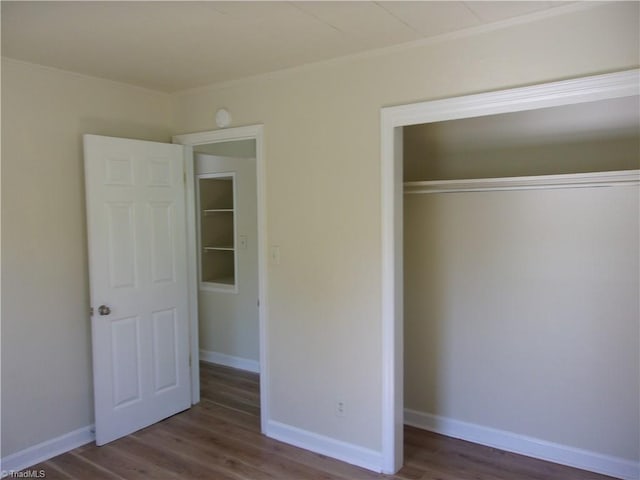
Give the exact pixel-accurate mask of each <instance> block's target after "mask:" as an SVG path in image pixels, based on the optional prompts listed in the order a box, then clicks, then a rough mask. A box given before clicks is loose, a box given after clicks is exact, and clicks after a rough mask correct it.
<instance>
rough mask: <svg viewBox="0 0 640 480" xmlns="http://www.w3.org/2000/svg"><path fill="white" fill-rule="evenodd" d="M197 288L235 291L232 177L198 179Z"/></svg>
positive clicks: (215, 175) (206, 175)
mask: <svg viewBox="0 0 640 480" xmlns="http://www.w3.org/2000/svg"><path fill="white" fill-rule="evenodd" d="M197 183H198V186H197V188H198V212H199V218H198V236H199V260H200V261H199V266H200V288H201V289H203V290H213V291H237V284H236V270H237V268H236V267H237V259H236V242H235V238H236V235H235V213H236V212H235V176H234V174H233V173H222V174H218V173H215V174H205V175H199V176H198V182H197Z"/></svg>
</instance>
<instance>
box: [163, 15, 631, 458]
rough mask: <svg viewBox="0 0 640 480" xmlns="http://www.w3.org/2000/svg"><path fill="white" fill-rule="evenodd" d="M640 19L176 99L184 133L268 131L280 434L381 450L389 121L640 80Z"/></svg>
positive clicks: (274, 390) (466, 42)
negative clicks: (224, 120) (553, 90)
mask: <svg viewBox="0 0 640 480" xmlns="http://www.w3.org/2000/svg"><path fill="white" fill-rule="evenodd" d="M637 18H638V5H637V4H635V3H626V4H623V5H619V4H607V5H604V6H601V7H597V8H593V9H589V10H584V11H581V12H577V13H574V14H571V15H565V16H559V17H553V18H548V19H543V20H540V21H537V22H534V23H530V24H523V25H517V26H514V27H510V28H504V29H502V30H497V31H493V32H486V33H481V34H478V35H476V36H474V37H463V38H458V39H453V40H449V41H446V42H441V43H433V44H430V45H425V46H419V47H415V48H412V49H405V50H397V51H395V52H389V53H385V54H381V55H372V56H369V57H357V58H353V59H350V60H348V61H341V62H333V63H328V64H325V65H323V66H315V67H309V68H302V69H299V70H294V71H290V72H284V73H279V74H273V75H270V76H264V77H260V78H256V79H249V80H246V81H242V82H237V83H235V84H229V85H224V86H219V87H212V88H209V89H200V90H196V91H193V92H187V93H184V94H181V95H176V96H175V97H174V98H173V100H174V103H173V105H174V110H173V111H174V120H173V122H174V129H175V130H176V132H194V131H202V130H209V129H214V128H215V126H214V123H213V113H214V112H215V111H216V109H217V108H220V107H222V106H224V107H226V108H228V109H229V111H230V112H231V114H232V116H233V118H234V125H246V124H254V123H263V124H264V126H265V156H266V165H267V167H266V168H267V172H266V177H267V178H266V182H267V185H266V188H267V191H266V195H267V222H268V231H267V235H268V244H270V245H274V244H276V245H279V246H280V249H281V262H280V264H279V265H270V266H269V269H268V272H267V274H268V282H269V285H268V289H269V290H268V322H269V323H268V325H269V327H268V328H269V332H268V361H269V368H270V383H269V390H270V399H269V400H270V405H271V409H272V412H271V414H272V418H273V419H274V420H276V421H279V422H283V423H285V424H289V425H292V426H295V427H298V428H302V429H306V430H310V431H312V432H315V433H318V434H321V435H326V436H329V437H332V438H336V439H339V440H342V441H345V442H351V443H353V444H356V445H359V446H362V447H366V448H370V449H374V450H380V448H381V421H380V419H381V344H382V339H381V309H380V293H381V292H380V286H381V243H380V237H381V232H380V228H381V224H380V203H381V198H380V149H379V143H380V123H379V118H380V108H381V107H383V106H388V105H396V104H402V103H408V102H414V101H420V100H427V99H436V98H444V97H448V96H453V95H461V94H467V93H474V92H482V91H487V90H494V89H502V88H508V87H513V86H521V85H527V84H532V83H538V82H545V81H551V80H558V79H563V78H570V77H576V76H582V75H589V74H596V73H602V72H608V71H614V70H622V69H628V68H633V67H636V66H637V65H638V59H639V52H638V44H639V41H638V40H639V38H638V23H637ZM336 399H341V400H344V401H345V402H346V410H347V415H346V416H345V417H344V418H337V417H336V416H335V415H334V402H335V400H336ZM516 412H517V411H514V414H516Z"/></svg>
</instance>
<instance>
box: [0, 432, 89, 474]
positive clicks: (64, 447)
mask: <svg viewBox="0 0 640 480" xmlns="http://www.w3.org/2000/svg"><path fill="white" fill-rule="evenodd" d="M95 439H96V436H95V426H94V425H87V426H86V427H82V428H79V429H77V430H74V431H72V432H69V433H65V434H64V435H60V436H59V437H56V438H52V439H51V440H47V441H45V442H42V443H39V444H37V445H33V446H32V447H29V448H25V449H24V450H21V451H19V452H16V453H13V454H11V455H8V456H6V457H4V458H3V459H2V461H1V465H0V470H1V473H0V478H4V477H5V476H7V475H9V473H10V472H19V471H20V470H24V469H25V468H29V467H31V466H33V465H36V464H38V463H41V462H44V461H46V460H49V459H50V458H53V457H56V456H58V455H61V454H63V453H66V452H68V451H69V450H73V449H74V448H78V447H81V446H82V445H86V444H87V443H91V442H93V441H95Z"/></svg>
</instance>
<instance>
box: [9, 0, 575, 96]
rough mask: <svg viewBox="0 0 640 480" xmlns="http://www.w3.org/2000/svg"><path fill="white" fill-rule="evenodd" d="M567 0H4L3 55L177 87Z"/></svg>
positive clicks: (423, 35)
mask: <svg viewBox="0 0 640 480" xmlns="http://www.w3.org/2000/svg"><path fill="white" fill-rule="evenodd" d="M566 3H570V2H548V1H532V2H516V1H508V2H505V1H496V2H493V1H491V2H490V1H468V2H456V1H446V2H431V1H409V2H405V1H382V2H372V1H341V2H330V1H320V2H318V1H315V2H306V1H303V2H269V1H257V2H255V1H242V2H239V1H235V2H218V1H198V2H191V1H178V2H175V1H174V2H171V1H153V2H120V1H106V2H93V1H71V2H58V1H44V2H33V1H2V3H1V8H2V55H3V56H6V57H10V58H14V59H17V60H23V61H27V62H31V63H38V64H41V65H47V66H51V67H56V68H60V69H64V70H69V71H74V72H78V73H83V74H87V75H92V76H96V77H102V78H108V79H112V80H117V81H121V82H126V83H130V84H134V85H139V86H142V87H146V88H150V89H154V90H161V91H166V92H175V91H180V90H185V89H189V88H193V87H198V86H202V85H208V84H211V83H218V82H223V81H228V80H234V79H238V78H243V77H247V76H251V75H256V74H261V73H266V72H272V71H276V70H281V69H284V68H289V67H295V66H299V65H304V64H309V63H314V62H318V61H322V60H328V59H332V58H336V57H342V56H346V55H351V54H356V53H360V52H364V51H367V50H372V49H377V48H383V47H388V46H393V45H398V44H401V43H406V42H412V41H417V40H421V39H425V38H429V37H434V36H437V35H440V34H444V33H449V32H455V31H460V30H464V29H467V28H469V27H476V26H480V25H484V24H491V23H494V22H500V21H503V20H507V19H512V18H515V17H519V16H523V15H529V14H531V13H534V12H539V11H542V10H549V9H553V8H557V7H558V6H561V5H564V4H566Z"/></svg>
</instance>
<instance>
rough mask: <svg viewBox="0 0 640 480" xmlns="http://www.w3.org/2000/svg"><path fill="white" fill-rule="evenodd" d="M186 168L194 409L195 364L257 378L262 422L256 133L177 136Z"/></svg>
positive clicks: (257, 129) (260, 185)
mask: <svg viewBox="0 0 640 480" xmlns="http://www.w3.org/2000/svg"><path fill="white" fill-rule="evenodd" d="M173 142H174V143H179V144H183V145H187V146H191V147H192V149H193V155H192V156H191V158H190V160H189V161H188V162H187V165H186V168H185V171H186V179H185V180H186V196H187V199H186V201H187V212H188V225H187V228H188V233H187V235H188V239H187V241H188V250H189V270H190V271H189V295H190V312H191V315H190V316H191V322H190V330H191V337H190V340H191V358H192V370H191V375H192V379H191V382H192V403H194V404H195V403H197V402H198V401H199V400H200V388H201V387H200V368H199V361H200V360H203V361H206V362H211V363H215V364H220V365H225V366H229V367H233V368H237V369H241V370H247V371H249V372H254V373H259V375H260V412H261V415H260V417H261V425H262V430H263V431H264V425H265V422H266V418H268V415H267V398H268V395H267V393H266V385H267V383H266V377H267V368H266V352H265V345H264V344H265V342H264V321H265V315H264V312H265V308H264V303H265V302H264V298H263V296H264V292H265V262H264V259H265V255H264V252H265V250H264V247H263V243H264V231H265V230H264V227H263V226H264V194H263V192H264V173H263V153H262V126H251V127H239V128H229V129H225V130H219V131H211V132H203V133H196V134H185V135H178V136H175V137H174V138H173Z"/></svg>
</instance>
